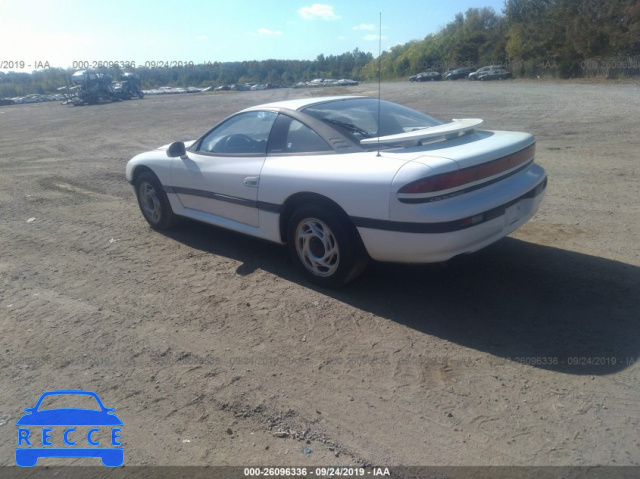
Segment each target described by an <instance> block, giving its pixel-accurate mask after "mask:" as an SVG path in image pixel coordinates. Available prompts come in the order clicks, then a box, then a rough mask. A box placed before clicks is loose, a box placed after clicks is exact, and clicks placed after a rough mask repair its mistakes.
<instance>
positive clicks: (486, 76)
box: [478, 68, 511, 81]
mask: <svg viewBox="0 0 640 479" xmlns="http://www.w3.org/2000/svg"><path fill="white" fill-rule="evenodd" d="M507 78H511V72H508V71H507V70H505V69H504V68H496V69H495V70H489V71H486V72H483V73H481V74H480V75H478V80H480V81H486V80H506V79H507Z"/></svg>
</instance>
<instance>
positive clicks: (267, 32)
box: [258, 28, 282, 35]
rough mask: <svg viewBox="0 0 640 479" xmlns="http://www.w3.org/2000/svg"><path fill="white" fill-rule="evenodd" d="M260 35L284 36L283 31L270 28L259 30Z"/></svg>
mask: <svg viewBox="0 0 640 479" xmlns="http://www.w3.org/2000/svg"><path fill="white" fill-rule="evenodd" d="M258 35H282V30H269V29H268V28H259V29H258Z"/></svg>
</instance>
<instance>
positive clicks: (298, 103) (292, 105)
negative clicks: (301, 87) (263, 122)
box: [242, 95, 367, 111]
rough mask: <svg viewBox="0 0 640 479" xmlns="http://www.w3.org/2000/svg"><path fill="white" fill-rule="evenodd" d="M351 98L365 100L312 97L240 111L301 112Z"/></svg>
mask: <svg viewBox="0 0 640 479" xmlns="http://www.w3.org/2000/svg"><path fill="white" fill-rule="evenodd" d="M353 98H367V97H365V96H345V95H343V96H323V97H314V98H298V99H296V100H283V101H276V102H273V103H264V104H262V105H256V106H252V107H251V108H246V109H245V110H242V111H252V110H264V109H279V108H285V109H288V110H301V109H302V108H306V107H308V106H310V105H317V104H319V103H325V102H328V101H342V100H351V99H353Z"/></svg>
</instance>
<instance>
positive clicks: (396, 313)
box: [166, 222, 640, 375]
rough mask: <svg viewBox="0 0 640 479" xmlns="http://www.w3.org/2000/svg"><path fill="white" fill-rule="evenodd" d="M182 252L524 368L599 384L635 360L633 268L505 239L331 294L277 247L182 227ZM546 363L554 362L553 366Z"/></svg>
mask: <svg viewBox="0 0 640 479" xmlns="http://www.w3.org/2000/svg"><path fill="white" fill-rule="evenodd" d="M166 234H167V236H169V237H171V238H173V239H175V240H176V241H179V242H181V243H183V244H185V245H187V246H190V247H192V248H196V249H199V250H202V251H206V252H208V253H211V254H215V255H220V256H224V257H228V258H232V259H234V260H237V261H240V262H242V265H241V266H239V267H238V269H237V273H238V274H240V275H247V274H251V273H252V272H254V271H255V270H257V269H263V270H265V271H267V272H269V273H271V274H274V275H276V276H279V277H281V278H283V279H285V280H288V281H292V282H295V283H298V284H300V285H302V286H304V287H308V288H311V289H314V290H316V291H318V292H320V293H322V294H325V295H327V296H329V297H332V298H334V299H336V300H339V301H341V302H344V303H345V304H348V305H351V306H353V307H356V308H359V309H361V310H363V311H368V312H371V313H373V314H375V315H377V316H380V317H383V318H388V319H390V320H392V321H395V322H397V323H400V324H403V325H406V326H408V327H410V328H413V329H415V330H416V331H420V332H422V333H424V334H428V335H431V336H435V337H438V338H442V339H445V340H447V341H451V342H453V343H457V344H459V345H461V346H464V347H468V348H473V349H476V350H479V351H484V352H486V353H489V354H492V355H494V356H496V357H498V358H503V359H507V360H511V361H517V362H523V363H525V364H530V365H531V366H533V367H540V368H544V369H549V370H554V371H559V372H563V373H567V374H572V375H585V374H589V375H605V374H611V373H615V372H619V371H622V370H624V369H625V368H627V367H628V366H629V365H631V364H633V363H635V362H637V361H638V358H639V353H640V314H639V312H640V308H639V307H638V298H640V268H638V267H636V266H632V265H628V264H625V263H620V262H617V261H612V260H608V259H603V258H599V257H594V256H589V255H585V254H581V253H576V252H572V251H566V250H561V249H557V248H553V247H549V246H541V245H538V244H534V243H528V242H525V241H521V240H517V239H513V238H506V239H503V240H501V241H499V242H498V243H496V244H494V245H492V246H490V247H488V248H486V249H484V250H482V251H480V252H477V253H475V254H472V255H466V256H463V257H459V258H454V259H453V260H452V261H450V262H448V263H444V264H432V265H398V264H382V263H375V262H372V263H371V264H370V265H369V267H368V268H367V270H366V271H365V272H364V274H363V275H362V276H361V277H360V278H358V279H357V280H356V281H355V282H353V283H351V284H349V285H347V286H345V287H343V288H342V289H337V290H326V289H320V288H315V287H313V286H310V285H309V284H308V283H307V282H306V281H305V279H304V278H303V277H302V275H300V274H299V273H298V272H297V271H296V270H295V269H294V266H293V264H292V262H291V261H290V259H289V255H288V251H287V250H286V248H283V247H280V246H278V245H274V244H271V243H268V242H264V241H260V240H256V239H253V238H249V237H246V236H244V235H241V234H236V233H233V232H230V231H226V230H221V229H218V228H215V227H211V226H207V225H201V224H198V223H192V222H187V223H186V224H184V225H182V227H181V228H178V229H175V230H172V231H170V232H168V233H166ZM554 358H555V359H554Z"/></svg>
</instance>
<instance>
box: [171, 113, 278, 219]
mask: <svg viewBox="0 0 640 479" xmlns="http://www.w3.org/2000/svg"><path fill="white" fill-rule="evenodd" d="M276 117H277V114H276V113H274V112H270V111H250V112H244V113H239V114H237V115H234V116H233V117H231V118H229V119H227V120H225V121H224V122H223V123H221V124H220V125H218V126H217V127H215V128H214V129H213V130H211V131H210V132H209V133H207V134H206V135H205V136H203V137H202V138H201V139H200V140H199V141H197V142H196V143H195V144H194V145H193V146H192V147H191V148H189V150H188V151H187V155H186V157H184V158H175V159H174V160H173V163H172V165H171V181H172V187H173V190H174V193H176V194H177V196H178V198H179V200H180V202H181V203H182V205H183V206H184V207H185V208H190V209H194V210H197V211H201V212H204V213H208V214H211V215H215V216H218V217H223V218H227V219H230V220H233V221H238V222H240V223H244V224H247V225H251V226H256V227H257V226H259V224H258V223H259V221H258V218H259V214H258V213H259V212H258V208H257V203H258V186H259V184H260V171H261V170H262V165H263V164H264V160H265V157H266V151H267V141H268V139H269V134H270V132H271V128H272V126H273V123H274V121H275V119H276Z"/></svg>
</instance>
